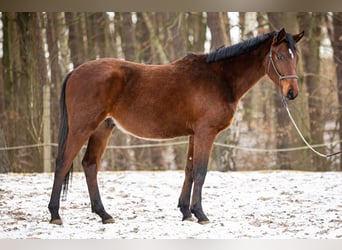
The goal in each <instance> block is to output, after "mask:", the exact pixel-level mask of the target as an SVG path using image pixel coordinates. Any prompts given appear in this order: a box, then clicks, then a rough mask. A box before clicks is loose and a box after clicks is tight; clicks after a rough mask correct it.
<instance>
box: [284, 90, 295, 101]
mask: <svg viewBox="0 0 342 250" xmlns="http://www.w3.org/2000/svg"><path fill="white" fill-rule="evenodd" d="M286 97H287V98H288V99H289V100H293V99H295V98H296V95H295V94H294V92H293V89H290V90H289V91H288V92H287V96H286Z"/></svg>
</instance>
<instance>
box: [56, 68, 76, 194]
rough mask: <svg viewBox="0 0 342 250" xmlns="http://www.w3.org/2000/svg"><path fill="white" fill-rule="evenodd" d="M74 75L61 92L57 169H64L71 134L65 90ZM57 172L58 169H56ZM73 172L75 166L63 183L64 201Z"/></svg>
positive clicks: (65, 82) (65, 80)
mask: <svg viewBox="0 0 342 250" xmlns="http://www.w3.org/2000/svg"><path fill="white" fill-rule="evenodd" d="M71 74H72V71H71V72H69V73H68V74H67V76H66V77H65V79H64V81H63V85H62V91H61V97H60V103H59V105H60V106H59V108H60V124H59V134H58V153H57V160H56V161H57V164H56V168H58V167H62V166H63V164H58V163H61V162H60V161H62V162H63V161H64V159H63V157H64V150H65V142H66V139H67V137H68V133H69V125H68V112H67V108H66V103H65V89H66V84H67V82H68V80H69V78H70V76H71ZM56 170H57V169H56ZM72 170H73V166H72V165H71V168H70V170H69V172H68V173H67V175H66V176H65V178H64V182H63V196H62V197H63V198H62V199H63V200H65V199H66V194H67V192H68V186H69V179H70V177H71V175H72Z"/></svg>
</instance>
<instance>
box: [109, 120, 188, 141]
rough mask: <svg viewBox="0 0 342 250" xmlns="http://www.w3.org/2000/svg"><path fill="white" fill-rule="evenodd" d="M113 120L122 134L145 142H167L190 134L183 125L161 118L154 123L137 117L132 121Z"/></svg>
mask: <svg viewBox="0 0 342 250" xmlns="http://www.w3.org/2000/svg"><path fill="white" fill-rule="evenodd" d="M113 119H114V122H115V125H116V126H117V127H118V128H119V129H120V130H121V131H122V132H124V133H126V134H130V135H132V136H135V137H138V138H142V139H145V140H167V139H172V138H175V137H180V136H185V135H189V134H191V133H192V132H191V129H189V128H187V127H186V124H185V123H184V124H180V123H175V122H173V123H172V122H167V121H165V120H163V119H162V118H161V119H158V120H155V121H150V120H146V119H141V118H139V117H135V118H133V119H130V118H125V119H120V118H115V117H113Z"/></svg>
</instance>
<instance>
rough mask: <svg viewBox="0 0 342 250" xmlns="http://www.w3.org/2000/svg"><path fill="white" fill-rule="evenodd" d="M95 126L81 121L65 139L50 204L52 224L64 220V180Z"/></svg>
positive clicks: (59, 155)
mask: <svg viewBox="0 0 342 250" xmlns="http://www.w3.org/2000/svg"><path fill="white" fill-rule="evenodd" d="M70 124H72V123H70ZM93 127H95V128H96V126H94V124H89V125H88V126H84V123H81V122H79V126H73V127H70V128H69V132H68V135H67V139H66V141H65V147H64V149H63V151H62V152H58V156H57V159H56V169H55V177H54V182H53V186H52V192H51V198H50V202H49V206H48V208H49V210H50V213H51V220H50V223H51V224H57V225H61V224H62V220H61V217H60V215H59V212H58V210H59V206H60V196H61V191H62V186H63V182H64V179H65V177H66V175H67V174H68V173H69V171H70V169H71V166H72V162H73V160H74V158H75V156H76V155H77V153H78V152H79V151H80V149H81V147H82V146H83V144H84V143H85V142H86V141H87V139H88V138H89V136H90V135H91V133H92V131H94V129H92V128H93Z"/></svg>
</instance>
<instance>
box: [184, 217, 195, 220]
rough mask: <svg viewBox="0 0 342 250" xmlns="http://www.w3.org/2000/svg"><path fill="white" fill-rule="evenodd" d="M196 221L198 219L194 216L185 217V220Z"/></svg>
mask: <svg viewBox="0 0 342 250" xmlns="http://www.w3.org/2000/svg"><path fill="white" fill-rule="evenodd" d="M185 220H186V221H196V219H195V218H194V217H188V218H185V219H183V221H185Z"/></svg>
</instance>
